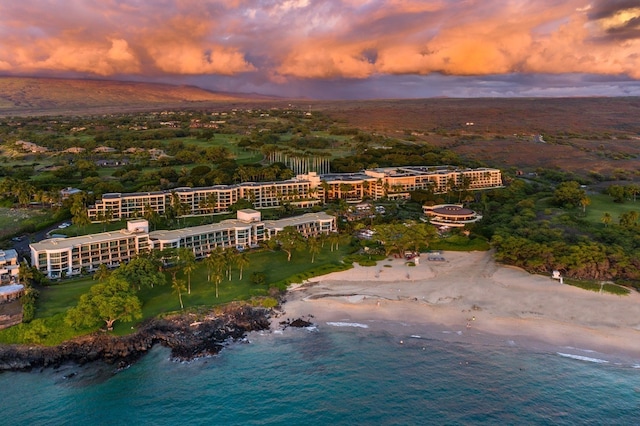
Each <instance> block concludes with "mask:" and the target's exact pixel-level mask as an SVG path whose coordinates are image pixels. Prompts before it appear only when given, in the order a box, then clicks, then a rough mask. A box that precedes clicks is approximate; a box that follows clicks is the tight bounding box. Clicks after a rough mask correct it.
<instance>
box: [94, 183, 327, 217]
mask: <svg viewBox="0 0 640 426" xmlns="http://www.w3.org/2000/svg"><path fill="white" fill-rule="evenodd" d="M319 182H320V178H319V177H318V176H317V175H315V176H310V177H308V178H307V176H305V179H304V180H303V179H299V178H295V179H289V180H284V181H279V182H245V183H242V184H236V185H215V186H208V187H198V188H190V187H182V188H176V189H172V190H164V191H153V192H133V193H110V194H104V195H103V196H102V199H100V200H98V201H96V203H95V204H94V205H93V206H90V207H89V208H88V209H87V214H88V216H89V219H90V220H91V221H92V222H100V221H103V220H122V219H131V218H136V217H142V216H144V214H145V213H146V212H147V211H148V210H149V209H151V210H152V211H155V212H156V213H158V214H159V215H165V214H166V213H167V212H168V210H169V209H171V208H172V209H174V213H175V214H176V215H177V216H198V215H210V214H216V213H228V212H229V211H230V208H231V205H233V204H235V203H236V202H238V200H241V199H245V200H248V201H250V202H251V203H252V204H253V206H254V208H257V209H263V208H269V207H277V206H280V205H282V204H283V203H291V204H293V205H295V206H297V207H300V208H305V207H310V206H312V205H315V204H319V203H321V200H320V199H319V198H318V197H316V195H315V191H314V190H312V187H313V188H315V187H317V185H318V183H319Z"/></svg>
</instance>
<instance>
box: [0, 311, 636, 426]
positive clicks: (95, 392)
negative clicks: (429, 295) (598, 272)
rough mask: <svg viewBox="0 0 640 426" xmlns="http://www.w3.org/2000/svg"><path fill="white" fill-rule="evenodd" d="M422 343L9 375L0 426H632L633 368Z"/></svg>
mask: <svg viewBox="0 0 640 426" xmlns="http://www.w3.org/2000/svg"><path fill="white" fill-rule="evenodd" d="M419 332H420V330H419V328H418V329H411V330H410V331H409V330H408V329H407V330H404V329H403V328H402V327H399V328H398V327H396V328H393V327H391V328H388V329H385V328H384V327H383V328H380V327H369V328H364V327H362V326H358V324H339V323H338V324H333V325H329V324H326V323H325V324H320V325H319V327H318V328H317V329H315V330H305V329H301V330H295V329H287V330H285V331H284V332H283V333H263V334H252V335H250V336H249V341H250V343H236V344H232V345H231V346H230V347H228V348H226V349H225V350H224V351H223V352H222V353H221V354H220V355H218V356H216V357H212V358H207V359H200V360H196V361H193V362H190V363H178V362H173V361H171V360H169V359H168V354H169V353H168V350H166V349H164V348H155V349H154V350H153V351H152V352H151V353H150V354H148V355H147V356H146V357H144V358H143V359H142V360H141V361H139V362H138V363H137V364H135V365H133V366H131V367H130V368H128V369H126V370H124V371H121V372H118V373H117V374H112V371H111V367H108V366H102V365H92V366H85V367H77V366H64V367H61V368H60V369H58V370H52V369H49V370H44V371H41V372H31V373H3V374H0V395H1V396H0V401H1V402H0V408H1V413H2V415H1V417H0V424H6V425H63V424H64V425H66V424H78V425H178V424H180V425H212V424H220V425H263V424H279V425H314V424H318V425H326V424H333V425H350V424H372V425H423V424H437V425H440V424H449V425H453V424H501V425H502V424H508V425H519V424H543V425H575V424H592V425H604V424H619V425H634V424H640V368H638V367H639V365H638V364H637V363H636V361H634V360H633V359H628V360H613V359H607V358H606V357H603V356H601V355H600V354H598V353H596V352H591V351H588V350H585V349H577V348H555V349H554V348H543V349H542V348H535V347H528V348H523V347H521V346H520V345H519V344H518V342H515V341H505V342H500V341H499V340H496V341H495V342H492V343H486V342H485V343H477V342H474V343H472V342H467V341H464V339H462V338H460V339H453V340H457V341H451V339H447V338H446V337H447V335H446V334H443V337H444V338H434V337H433V333H431V334H430V333H425V335H424V336H423V335H420V334H416V333H419ZM454 334H455V333H454ZM458 337H460V336H458Z"/></svg>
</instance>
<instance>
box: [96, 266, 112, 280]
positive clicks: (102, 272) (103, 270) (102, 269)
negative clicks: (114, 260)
mask: <svg viewBox="0 0 640 426" xmlns="http://www.w3.org/2000/svg"><path fill="white" fill-rule="evenodd" d="M109 275H111V272H109V269H108V268H107V265H105V264H104V263H101V264H100V265H98V269H97V270H96V272H95V273H94V274H93V279H94V280H98V282H103V281H105V280H106V279H107V278H109Z"/></svg>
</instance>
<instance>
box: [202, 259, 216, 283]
mask: <svg viewBox="0 0 640 426" xmlns="http://www.w3.org/2000/svg"><path fill="white" fill-rule="evenodd" d="M217 262H218V259H216V254H215V253H214V252H211V253H209V255H208V256H207V257H206V258H205V259H204V264H205V266H206V267H207V281H208V282H211V272H212V271H213V270H214V269H215V267H216V263H217Z"/></svg>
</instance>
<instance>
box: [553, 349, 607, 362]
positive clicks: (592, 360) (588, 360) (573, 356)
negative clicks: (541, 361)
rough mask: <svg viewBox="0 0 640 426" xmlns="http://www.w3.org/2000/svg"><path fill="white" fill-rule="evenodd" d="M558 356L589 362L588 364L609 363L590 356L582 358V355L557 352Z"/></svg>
mask: <svg viewBox="0 0 640 426" xmlns="http://www.w3.org/2000/svg"><path fill="white" fill-rule="evenodd" d="M556 353H557V354H558V355H560V356H562V357H565V358H571V359H577V360H580V361H587V362H595V363H598V364H606V363H608V362H609V361H607V360H605V359H599V358H591V357H588V356H582V355H573V354H565V353H562V352H556Z"/></svg>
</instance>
